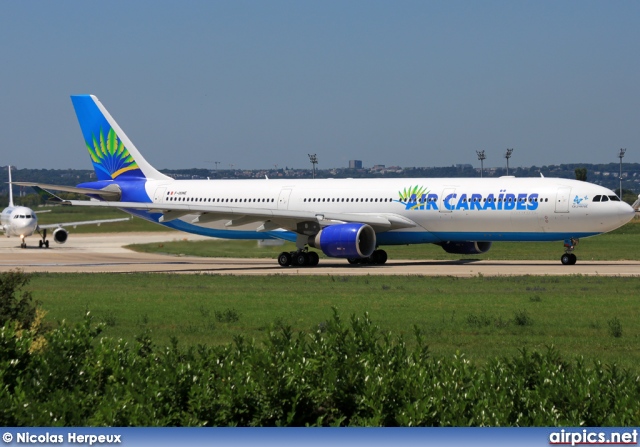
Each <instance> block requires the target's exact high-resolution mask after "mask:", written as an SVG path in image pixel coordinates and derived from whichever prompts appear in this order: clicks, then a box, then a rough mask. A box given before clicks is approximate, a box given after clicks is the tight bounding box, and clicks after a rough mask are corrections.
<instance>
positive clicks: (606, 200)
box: [601, 196, 609, 202]
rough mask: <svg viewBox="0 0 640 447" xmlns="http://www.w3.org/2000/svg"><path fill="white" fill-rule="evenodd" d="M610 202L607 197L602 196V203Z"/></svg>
mask: <svg viewBox="0 0 640 447" xmlns="http://www.w3.org/2000/svg"><path fill="white" fill-rule="evenodd" d="M608 201H609V199H608V198H607V196H602V200H601V202H608Z"/></svg>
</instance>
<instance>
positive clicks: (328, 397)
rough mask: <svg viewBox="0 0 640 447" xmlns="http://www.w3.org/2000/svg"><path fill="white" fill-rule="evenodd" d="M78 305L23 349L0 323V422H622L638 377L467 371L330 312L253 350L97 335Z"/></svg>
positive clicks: (517, 366) (22, 334) (530, 367)
mask: <svg viewBox="0 0 640 447" xmlns="http://www.w3.org/2000/svg"><path fill="white" fill-rule="evenodd" d="M103 328H104V323H101V324H95V323H94V322H93V319H92V317H91V316H90V315H89V314H87V316H86V318H85V320H84V321H83V323H81V324H77V325H69V324H66V323H64V322H62V323H61V325H60V326H59V327H58V328H57V329H55V330H51V331H49V332H48V333H47V334H46V335H45V338H46V343H44V344H43V345H42V346H41V347H40V348H39V349H35V350H34V349H33V343H34V341H33V340H34V337H33V336H32V335H33V334H32V333H31V332H30V331H29V330H23V331H17V330H16V329H15V328H14V327H13V326H12V325H6V326H4V327H3V328H2V329H1V330H0V424H2V425H4V426H87V425H89V426H304V425H320V426H330V425H340V426H558V425H570V426H578V425H587V426H603V425H605V426H631V425H638V424H639V423H640V379H639V378H638V377H637V376H634V375H633V374H631V373H630V372H629V371H626V370H620V369H618V368H617V367H616V366H608V365H602V364H600V363H596V364H594V365H593V366H592V367H587V366H586V365H585V364H584V362H583V361H582V360H580V359H576V360H573V361H568V360H565V359H563V358H562V357H561V356H560V354H559V353H558V352H556V350H554V349H553V348H549V349H547V350H546V351H545V352H529V351H526V350H522V351H521V352H520V354H519V355H517V356H515V357H513V358H501V359H494V360H492V361H490V362H488V363H487V364H485V365H482V366H478V365H474V364H473V363H471V362H470V361H469V360H467V359H466V358H465V357H464V355H462V354H458V355H456V356H454V357H453V358H447V357H432V356H431V355H430V353H429V350H428V348H427V346H426V344H425V341H424V339H423V336H422V334H421V333H420V331H418V330H417V329H416V330H415V337H416V343H415V347H414V348H412V349H409V348H408V347H407V345H406V344H405V342H404V340H403V338H402V337H393V336H392V335H391V334H388V333H384V332H381V331H380V329H379V328H378V327H377V326H376V325H374V324H373V322H372V321H371V320H370V319H369V317H368V315H366V314H365V315H364V316H363V317H360V318H357V317H355V316H352V317H351V319H350V321H349V322H347V323H345V322H344V321H343V320H342V319H341V318H340V316H339V314H338V313H337V312H336V311H335V310H334V313H333V316H332V318H330V319H329V320H328V321H326V322H325V323H323V325H322V329H318V330H317V331H315V332H313V333H311V334H305V333H302V332H294V331H293V330H292V329H291V328H290V327H288V326H285V325H282V324H280V325H278V326H272V327H271V328H270V331H269V337H268V340H267V341H266V342H265V343H264V344H261V345H257V344H256V343H255V342H253V341H248V340H245V339H243V338H236V339H235V341H234V343H232V344H229V345H226V346H216V347H207V346H199V347H197V348H187V349H183V348H181V347H179V346H178V343H177V341H175V340H174V341H172V343H171V344H170V345H169V346H166V347H159V346H155V345H154V344H153V342H152V340H151V338H150V336H149V334H148V333H143V334H142V335H141V336H139V337H138V338H137V339H136V341H135V342H132V343H130V342H125V341H123V340H115V339H111V338H106V337H102V336H101V331H102V329H103Z"/></svg>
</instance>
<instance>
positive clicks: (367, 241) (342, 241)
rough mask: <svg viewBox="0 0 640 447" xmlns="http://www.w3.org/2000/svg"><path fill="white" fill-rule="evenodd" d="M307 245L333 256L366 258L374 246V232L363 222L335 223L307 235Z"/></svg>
mask: <svg viewBox="0 0 640 447" xmlns="http://www.w3.org/2000/svg"><path fill="white" fill-rule="evenodd" d="M309 245H310V246H312V247H314V248H318V249H320V250H322V252H323V253H324V254H325V255H327V256H331V257H333V258H367V257H369V256H371V253H373V251H374V250H375V248H376V232H375V231H374V230H373V228H371V227H370V226H369V225H367V224H363V223H345V224H335V225H330V226H328V227H324V228H323V229H322V230H321V231H320V232H319V233H318V234H316V235H315V236H311V237H309Z"/></svg>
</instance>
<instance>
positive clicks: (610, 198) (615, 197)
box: [609, 196, 620, 202]
mask: <svg viewBox="0 0 640 447" xmlns="http://www.w3.org/2000/svg"><path fill="white" fill-rule="evenodd" d="M609 200H611V201H612V202H619V201H620V197H618V196H609Z"/></svg>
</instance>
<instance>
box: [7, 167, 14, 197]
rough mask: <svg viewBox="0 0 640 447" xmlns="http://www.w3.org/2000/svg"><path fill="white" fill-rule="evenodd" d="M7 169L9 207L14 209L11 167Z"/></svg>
mask: <svg viewBox="0 0 640 447" xmlns="http://www.w3.org/2000/svg"><path fill="white" fill-rule="evenodd" d="M7 169H9V206H10V207H12V206H13V188H12V185H11V165H8V166H7Z"/></svg>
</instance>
